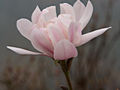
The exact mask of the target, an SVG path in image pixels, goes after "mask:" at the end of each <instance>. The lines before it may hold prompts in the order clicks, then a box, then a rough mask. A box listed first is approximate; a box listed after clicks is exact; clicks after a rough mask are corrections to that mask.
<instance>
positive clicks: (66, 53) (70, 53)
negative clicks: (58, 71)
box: [54, 39, 78, 60]
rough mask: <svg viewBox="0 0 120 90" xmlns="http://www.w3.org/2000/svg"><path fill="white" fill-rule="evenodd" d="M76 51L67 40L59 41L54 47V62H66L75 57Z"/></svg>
mask: <svg viewBox="0 0 120 90" xmlns="http://www.w3.org/2000/svg"><path fill="white" fill-rule="evenodd" d="M77 54H78V53H77V49H76V48H75V46H74V45H73V44H72V43H71V42H69V41H68V40H65V39H64V40H61V41H59V42H58V43H57V44H56V46H55V47H54V58H55V59H56V60H67V59H69V58H72V57H76V56H77Z"/></svg>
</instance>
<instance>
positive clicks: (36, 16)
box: [32, 6, 41, 24]
mask: <svg viewBox="0 0 120 90" xmlns="http://www.w3.org/2000/svg"><path fill="white" fill-rule="evenodd" d="M40 14H41V10H40V8H39V6H37V7H36V9H35V10H34V12H33V14H32V22H33V23H34V24H36V23H37V22H38V19H39V16H40Z"/></svg>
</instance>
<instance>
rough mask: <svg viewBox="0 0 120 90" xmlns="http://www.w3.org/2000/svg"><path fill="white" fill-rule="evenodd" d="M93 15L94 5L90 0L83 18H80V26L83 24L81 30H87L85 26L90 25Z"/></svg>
mask: <svg viewBox="0 0 120 90" xmlns="http://www.w3.org/2000/svg"><path fill="white" fill-rule="evenodd" d="M92 13H93V5H92V3H91V1H90V0H88V3H87V6H86V8H85V10H84V13H83V15H82V17H81V18H80V21H79V22H80V24H81V26H82V27H81V29H82V30H83V29H84V28H85V26H86V25H87V24H88V22H89V20H90V18H91V16H92Z"/></svg>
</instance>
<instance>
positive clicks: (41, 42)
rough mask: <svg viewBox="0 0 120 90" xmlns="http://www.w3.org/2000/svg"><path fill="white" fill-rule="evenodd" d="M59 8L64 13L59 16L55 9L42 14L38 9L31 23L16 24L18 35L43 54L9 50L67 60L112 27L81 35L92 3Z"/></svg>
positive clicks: (77, 2) (91, 9) (20, 21)
mask: <svg viewBox="0 0 120 90" xmlns="http://www.w3.org/2000/svg"><path fill="white" fill-rule="evenodd" d="M60 8H61V14H60V15H59V16H58V17H57V15H56V8H55V6H50V7H48V8H46V9H43V10H42V11H41V10H40V9H39V7H38V6H37V7H36V9H35V11H34V12H33V14H32V22H31V21H29V20H27V19H24V18H23V19H20V20H18V21H17V28H18V30H19V32H20V33H21V34H22V35H23V36H24V37H26V38H27V39H29V40H30V41H31V43H32V45H33V47H34V48H35V49H36V50H38V51H39V52H40V53H38V52H32V51H28V50H24V49H20V48H16V47H11V46H7V48H8V49H11V50H13V51H14V52H16V53H18V54H22V55H23V54H24V55H28V54H29V55H46V56H49V57H52V58H54V59H56V60H67V59H69V58H72V57H76V56H77V54H78V53H77V50H76V47H77V46H80V45H83V44H85V43H87V42H88V41H90V40H91V39H93V38H95V37H97V36H99V35H101V34H103V33H104V32H105V31H106V30H108V29H109V28H111V27H108V28H103V29H99V30H96V31H93V32H90V33H87V34H83V35H82V30H83V29H84V27H85V26H86V25H87V23H88V22H89V20H90V18H91V16H92V13H93V6H92V4H91V2H90V1H88V3H87V6H85V5H84V4H83V3H82V2H80V1H79V0H77V1H76V2H75V4H74V5H73V7H72V6H71V5H69V4H67V3H64V4H61V5H60Z"/></svg>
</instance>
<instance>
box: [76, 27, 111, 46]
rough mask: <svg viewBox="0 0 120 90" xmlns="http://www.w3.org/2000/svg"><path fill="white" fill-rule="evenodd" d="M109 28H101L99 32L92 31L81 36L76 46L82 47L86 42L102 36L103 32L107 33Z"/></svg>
mask: <svg viewBox="0 0 120 90" xmlns="http://www.w3.org/2000/svg"><path fill="white" fill-rule="evenodd" d="M110 28H111V27H108V28H102V29H99V30H96V31H93V32H90V33H87V34H84V35H82V36H81V38H80V40H79V42H78V43H77V44H76V46H80V45H83V44H85V43H87V42H88V41H90V40H92V39H94V38H95V37H97V36H99V35H101V34H103V33H104V32H105V31H107V30H108V29H110Z"/></svg>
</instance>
